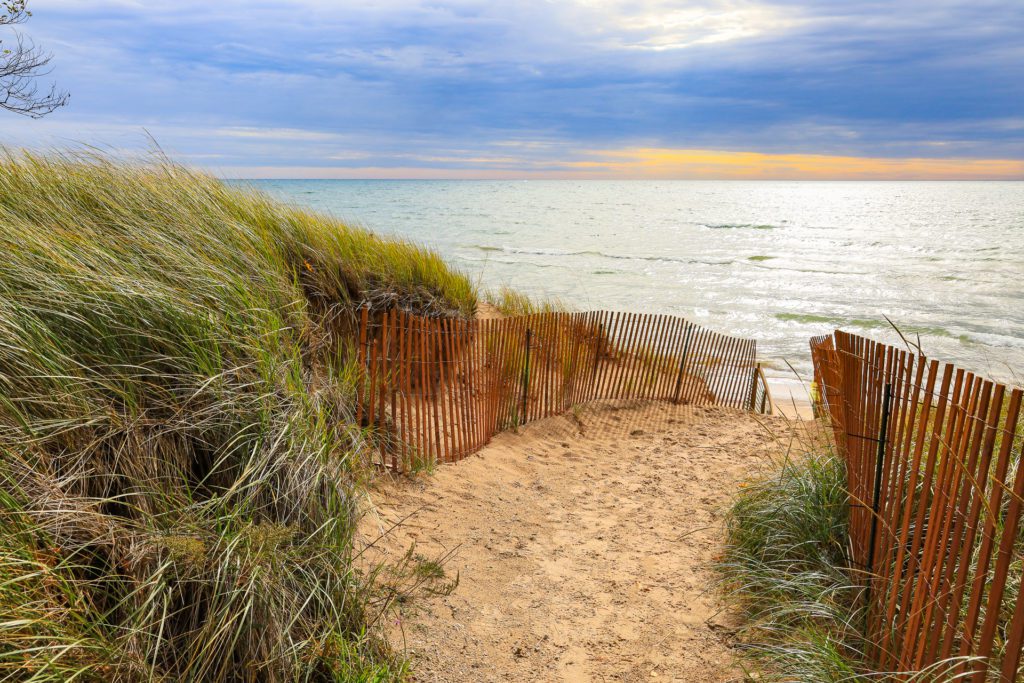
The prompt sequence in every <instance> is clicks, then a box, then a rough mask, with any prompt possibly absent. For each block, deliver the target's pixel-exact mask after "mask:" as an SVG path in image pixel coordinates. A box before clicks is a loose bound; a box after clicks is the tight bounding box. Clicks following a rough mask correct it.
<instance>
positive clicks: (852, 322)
mask: <svg viewBox="0 0 1024 683" xmlns="http://www.w3.org/2000/svg"><path fill="white" fill-rule="evenodd" d="M774 317H775V319H776V320H781V321H783V322H796V323H804V324H808V325H819V324H828V325H830V326H832V327H837V328H843V327H855V328H858V329H862V330H881V329H885V330H892V325H890V324H889V321H887V320H885V319H884V318H881V319H875V318H845V317H843V316H833V315H816V314H814V313H775V314H774ZM897 326H898V327H899V329H900V331H901V332H903V333H904V334H909V335H917V334H920V335H921V336H924V337H929V336H930V337H944V338H947V339H956V340H957V341H959V342H961V343H964V344H971V343H974V341H975V340H974V339H972V338H971V336H970V335H967V334H959V333H957V332H954V331H953V330H949V329H946V328H945V327H939V326H937V325H903V324H900V323H897Z"/></svg>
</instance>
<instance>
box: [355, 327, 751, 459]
mask: <svg viewBox="0 0 1024 683" xmlns="http://www.w3.org/2000/svg"><path fill="white" fill-rule="evenodd" d="M358 356H359V363H360V367H361V368H363V377H362V379H361V382H360V389H359V401H358V415H357V420H358V421H359V422H360V423H361V424H363V425H364V426H371V427H373V428H374V429H373V433H374V435H375V437H376V438H377V439H378V440H379V457H380V464H382V465H385V466H387V467H390V468H392V469H395V470H398V471H408V470H410V469H414V468H416V467H418V466H422V465H424V464H428V463H437V462H451V461H455V460H459V459H461V458H464V457H466V456H467V455H469V454H471V453H473V452H474V451H476V450H477V449H479V448H480V447H482V446H483V445H484V444H486V443H487V442H488V441H489V440H490V439H491V437H492V436H493V435H494V434H496V433H498V432H500V431H503V430H506V429H510V428H515V427H518V426H519V425H522V424H525V423H527V422H530V421H532V420H536V419H539V418H543V417H549V416H551V415H557V414H560V413H564V412H565V411H567V410H569V409H570V408H573V407H574V406H578V405H580V404H583V403H587V402H589V401H593V400H597V399H646V400H661V401H674V402H676V403H692V404H711V405H720V406H731V407H734V408H744V409H748V410H757V411H760V412H768V411H770V410H771V397H770V396H769V394H768V389H767V385H766V383H765V380H764V373H763V372H762V371H761V368H760V367H759V366H758V365H757V363H756V361H755V343H754V341H753V340H749V339H738V338H734V337H728V336H725V335H722V334H718V333H715V332H712V331H710V330H707V329H705V328H702V327H700V326H699V325H695V324H693V323H690V322H688V321H686V320H683V319H682V318H677V317H674V316H668V315H645V314H632V313H610V312H607V311H598V312H590V313H544V314H537V315H530V316H522V317H514V318H504V319H500V320H472V321H466V320H448V319H437V318H423V317H418V316H414V315H409V314H407V313H403V312H401V311H397V310H392V311H389V312H388V313H386V314H384V315H382V316H380V315H379V316H375V317H374V316H370V315H369V313H368V311H367V310H365V309H364V310H363V311H362V315H361V321H360V333H359V349H358Z"/></svg>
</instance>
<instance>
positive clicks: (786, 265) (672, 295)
mask: <svg viewBox="0 0 1024 683" xmlns="http://www.w3.org/2000/svg"><path fill="white" fill-rule="evenodd" d="M250 182H251V183H252V184H253V185H255V186H256V187H259V188H261V189H263V190H266V191H268V192H270V193H271V194H273V195H276V196H278V197H280V198H283V199H285V200H286V201H289V202H291V203H294V204H300V205H305V206H309V207H312V208H314V209H317V210H320V211H325V212H328V213H331V214H333V215H335V216H337V217H339V218H341V219H344V220H346V221H350V222H353V223H359V224H362V225H364V226H367V227H369V228H372V229H373V230H375V231H378V232H380V233H384V234H393V235H400V236H402V237H406V238H410V239H413V240H415V241H417V242H420V243H423V244H425V245H428V246H430V247H433V248H434V249H436V250H438V251H439V252H440V253H442V254H443V255H444V256H446V257H447V258H448V259H449V260H450V261H451V262H452V263H453V264H455V265H456V266H457V267H459V268H461V269H462V270H464V271H466V272H467V273H469V274H470V275H472V276H473V277H475V278H477V279H478V280H479V282H480V283H481V285H483V286H484V287H494V286H500V285H505V284H507V285H511V286H513V287H516V288H519V289H522V290H525V291H526V292H529V293H530V294H534V295H538V296H551V297H558V298H560V299H562V300H563V301H565V302H566V303H568V304H570V305H572V306H573V307H575V308H578V309H620V310H633V311H655V312H664V313H674V314H678V315H683V316H685V317H687V318H690V319H693V320H694V321H696V322H698V323H700V324H702V325H706V326H707V327H710V328H713V329H716V330H719V331H722V332H727V333H731V334H735V335H741V336H747V337H754V338H756V339H757V340H758V352H759V355H760V356H761V357H763V358H764V359H766V360H768V361H770V362H771V372H772V373H773V374H774V375H775V376H776V377H779V378H781V377H785V376H789V377H792V376H793V371H792V370H791V369H790V367H789V365H792V366H793V368H795V370H796V371H797V372H799V373H801V374H805V375H806V374H807V373H808V370H809V367H810V362H809V355H808V351H807V340H808V338H809V337H811V336H812V335H816V334H823V333H827V332H830V331H831V330H833V329H835V328H836V327H842V328H844V329H848V330H850V331H854V332H858V333H863V334H866V335H868V336H871V337H874V338H877V339H883V340H887V341H892V340H893V339H895V335H894V333H893V331H892V328H891V327H890V325H889V323H888V322H887V321H886V319H885V316H888V318H889V319H891V320H892V321H893V322H894V323H896V324H897V325H898V326H899V327H900V329H901V330H902V331H903V332H904V334H906V335H907V336H913V337H914V338H915V339H916V337H917V335H920V338H921V343H922V346H923V347H924V349H925V351H926V352H927V353H928V354H929V355H931V356H933V357H936V358H940V359H943V360H950V361H955V362H957V363H959V364H961V365H963V366H964V367H966V368H968V369H971V370H975V371H979V372H983V373H985V374H987V375H989V376H994V377H997V378H1000V379H1005V380H1014V379H1016V381H1018V382H1019V381H1021V380H1024V306H1022V304H1024V182H759V181H754V182H749V181H746V182H744V181H732V182H729V181H726V182H720V181H665V182H662V181H621V182H619V181H528V182H526V181H523V182H515V181H493V182H492V181H377V180H373V181H348V180H337V181H335V180H312V181H305V180H304V181H296V180H278V181H250Z"/></svg>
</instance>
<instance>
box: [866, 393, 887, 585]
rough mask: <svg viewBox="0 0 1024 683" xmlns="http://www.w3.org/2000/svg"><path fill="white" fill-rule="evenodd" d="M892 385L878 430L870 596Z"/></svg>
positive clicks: (870, 561)
mask: <svg viewBox="0 0 1024 683" xmlns="http://www.w3.org/2000/svg"><path fill="white" fill-rule="evenodd" d="M891 401H892V384H889V383H888V382H886V384H885V388H884V390H883V394H882V425H881V427H880V428H879V430H878V454H877V456H876V458H875V490H874V494H873V495H872V497H871V537H870V541H869V546H868V566H867V570H868V572H867V573H868V591H867V592H868V595H869V596H870V594H871V575H872V574H873V573H874V571H875V538H876V537H877V535H878V506H879V505H880V503H881V500H880V499H881V497H882V469H883V466H884V463H885V439H886V436H887V435H888V433H889V407H890V406H889V404H890V402H891Z"/></svg>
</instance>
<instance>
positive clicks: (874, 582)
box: [811, 332, 1024, 683]
mask: <svg viewBox="0 0 1024 683" xmlns="http://www.w3.org/2000/svg"><path fill="white" fill-rule="evenodd" d="M811 351H812V356H813V360H814V372H815V381H816V383H817V385H818V387H819V394H818V395H819V401H820V403H821V408H822V409H823V410H824V411H825V412H826V413H827V415H828V416H830V417H831V421H832V425H833V429H834V434H835V439H836V443H837V446H838V448H839V451H840V452H841V453H842V454H843V455H844V457H845V459H846V463H847V474H848V487H849V490H850V498H851V504H850V505H851V506H850V518H849V521H850V537H851V549H850V550H851V555H852V560H853V562H854V563H855V564H856V565H858V566H859V567H860V568H863V570H864V571H863V577H864V586H865V589H866V590H865V592H866V595H867V607H866V625H865V628H866V632H867V635H868V637H869V640H870V642H872V643H873V644H874V648H873V650H872V651H871V652H869V653H868V656H869V657H870V658H871V659H872V661H873V663H874V664H875V665H877V667H878V670H879V671H920V670H924V669H928V668H929V667H933V666H936V665H938V664H939V663H941V662H945V663H946V668H947V669H949V668H950V667H951V668H952V671H953V672H955V673H957V674H960V675H961V676H962V678H958V679H957V680H964V681H971V682H973V683H982V682H983V681H1007V682H1009V681H1014V680H1021V678H1019V676H1020V674H1019V667H1020V660H1021V649H1022V646H1024V594H1022V592H1021V578H1022V575H1024V529H1022V525H1021V506H1022V504H1024V464H1022V462H1021V443H1022V440H1024V429H1022V421H1021V420H1020V413H1021V393H1022V392H1021V389H1020V388H1010V387H1007V386H1005V385H1003V384H999V383H996V382H993V381H990V380H986V379H984V378H982V377H979V376H977V375H975V374H973V373H970V372H965V371H964V370H962V369H959V368H956V367H954V366H953V365H949V364H940V363H939V362H938V361H935V360H928V359H926V358H925V357H924V356H922V355H918V354H916V353H911V352H909V351H905V350H902V349H899V348H894V347H891V346H886V345H884V344H879V343H876V342H873V341H870V340H867V339H864V338H861V337H857V336H854V335H851V334H846V333H844V332H836V333H835V334H834V335H832V336H827V337H817V338H815V339H813V340H811ZM956 658H961V659H959V661H957V659H956ZM943 680H947V679H946V678H944V679H943Z"/></svg>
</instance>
